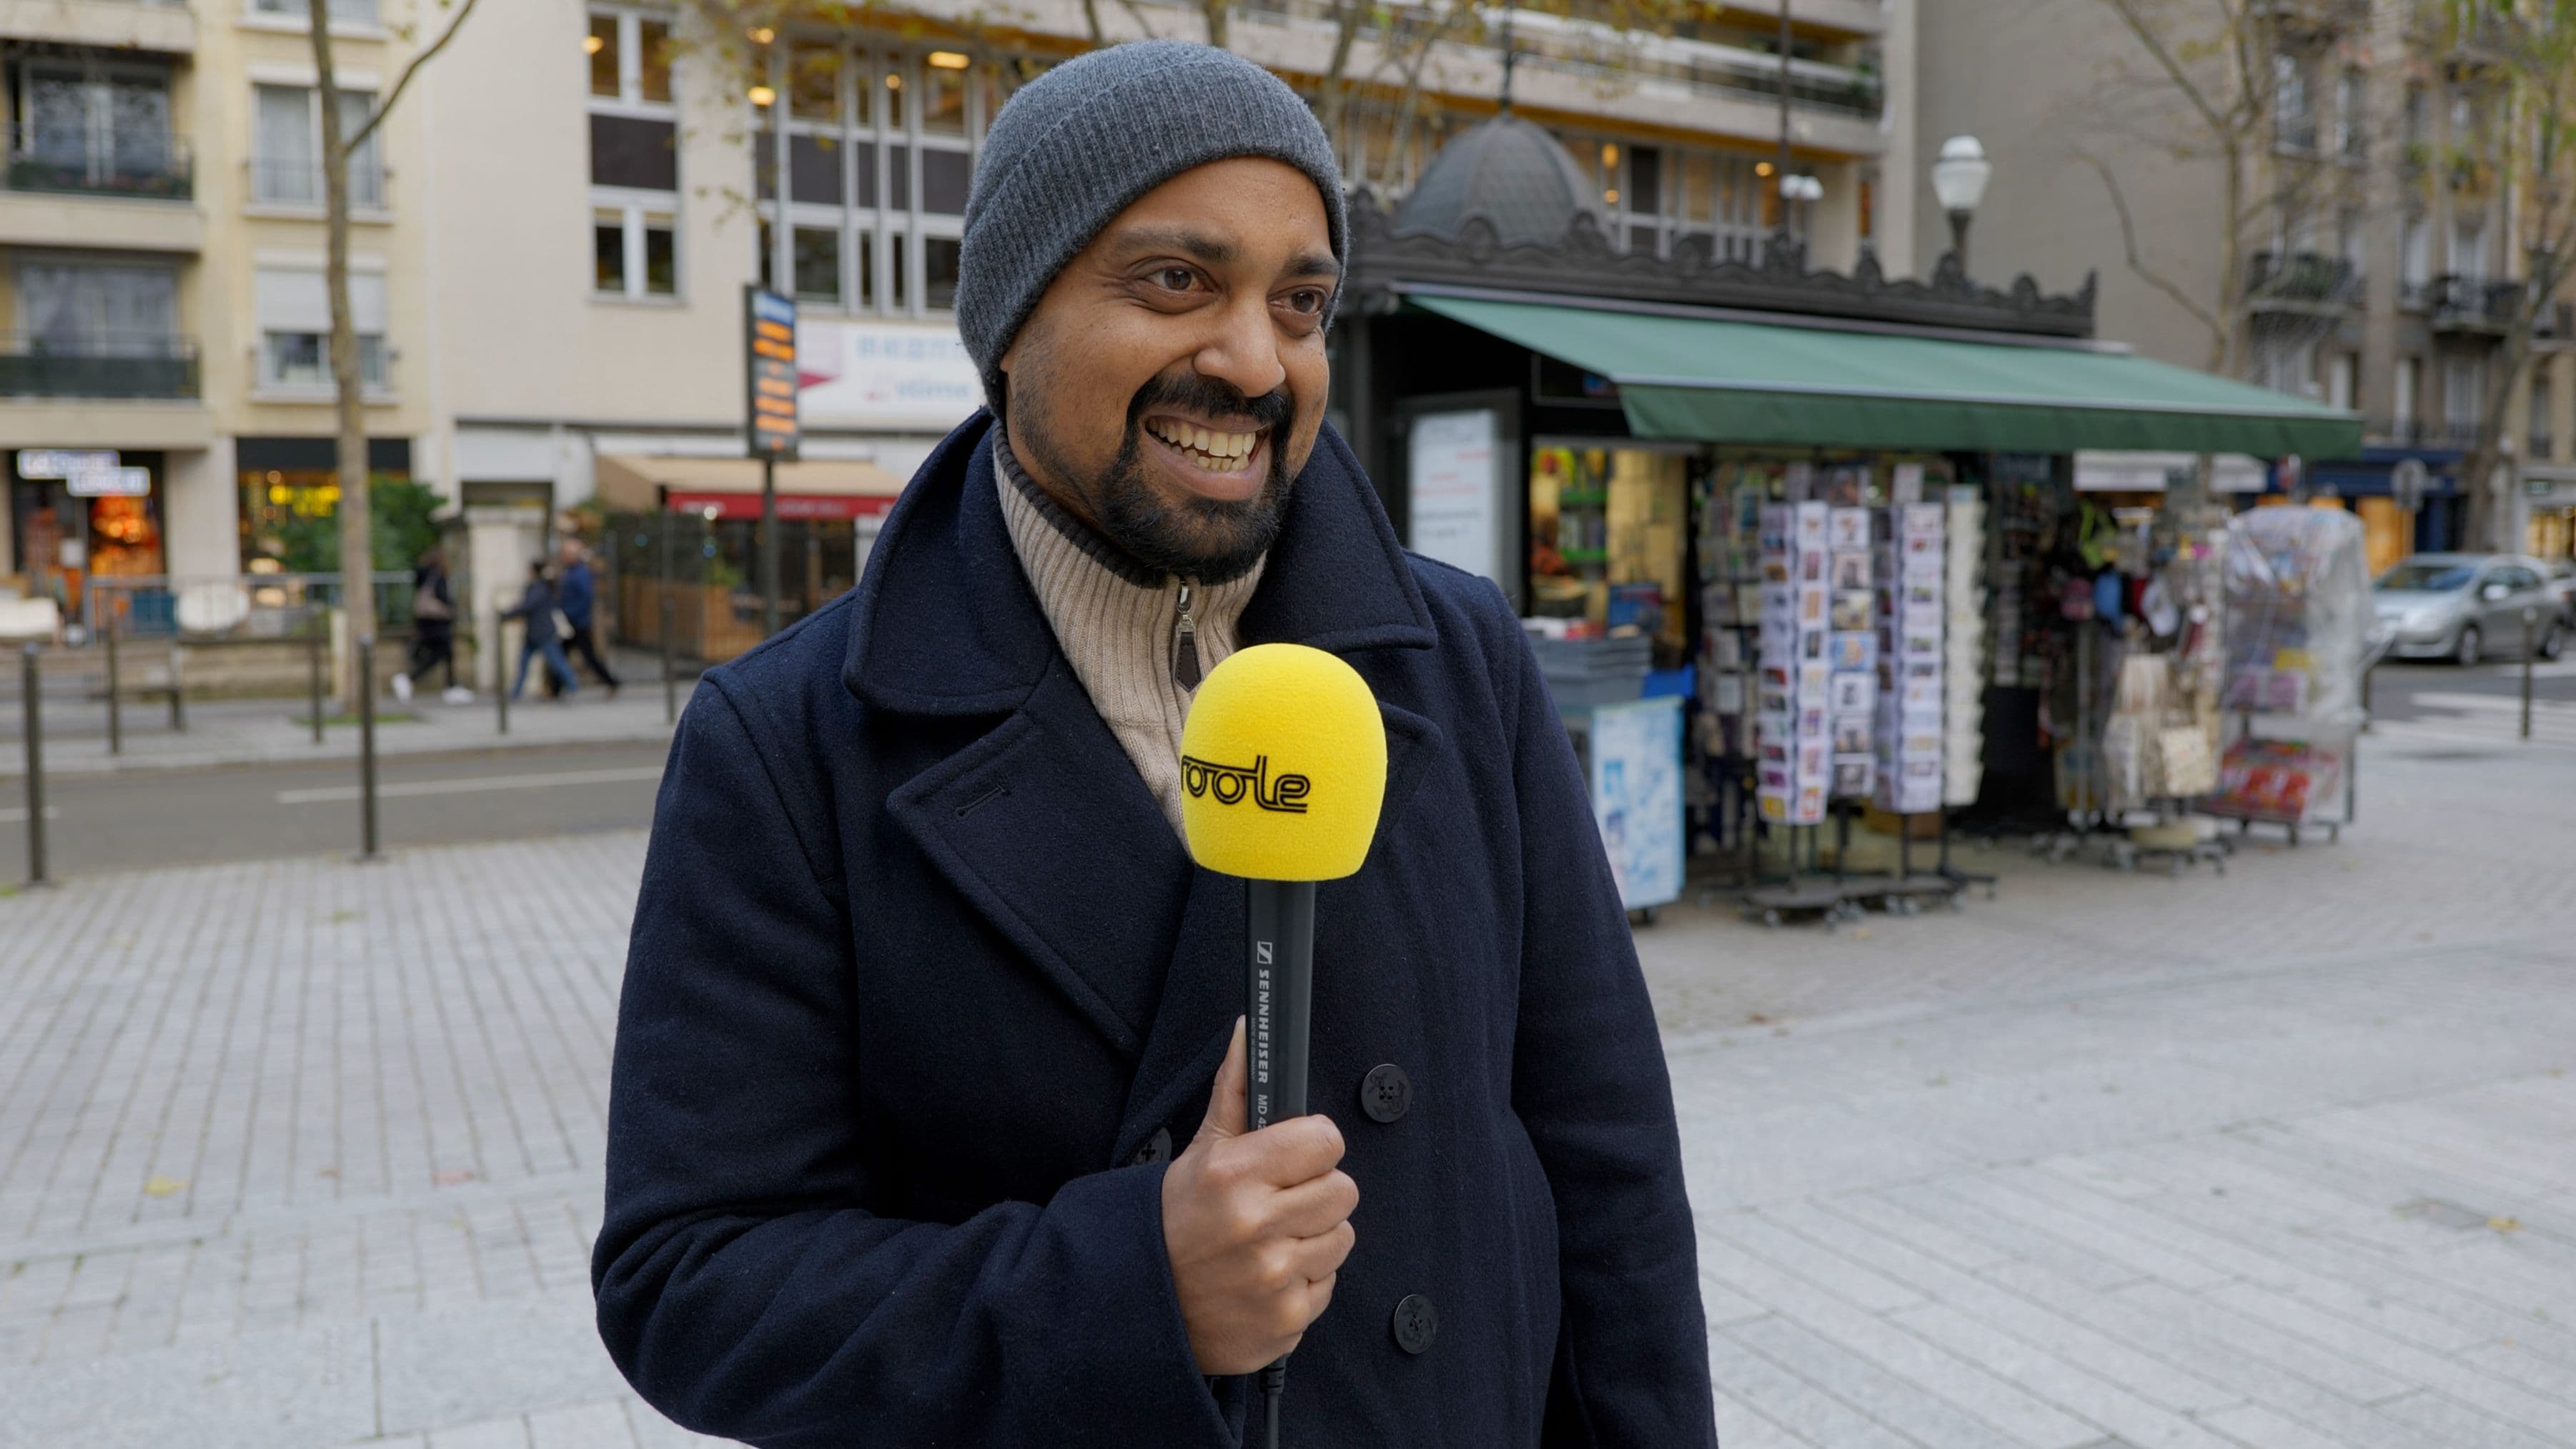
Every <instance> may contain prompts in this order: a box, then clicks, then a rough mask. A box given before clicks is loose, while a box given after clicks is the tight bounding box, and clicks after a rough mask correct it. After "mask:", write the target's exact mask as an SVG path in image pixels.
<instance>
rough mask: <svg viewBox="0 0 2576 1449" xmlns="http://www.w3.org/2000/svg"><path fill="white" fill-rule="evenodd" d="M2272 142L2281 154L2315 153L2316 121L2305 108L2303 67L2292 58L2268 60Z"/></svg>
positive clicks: (2306, 94) (2305, 76)
mask: <svg viewBox="0 0 2576 1449" xmlns="http://www.w3.org/2000/svg"><path fill="white" fill-rule="evenodd" d="M2272 125H2273V141H2274V144H2276V145H2278V146H2279V147H2280V148H2281V149H2282V150H2284V151H2314V150H2315V149H2317V118H2316V116H2315V114H2314V113H2313V112H2312V111H2311V109H2310V107H2309V104H2308V68H2307V63H2306V62H2304V61H2302V60H2300V59H2299V58H2298V57H2297V56H2295V55H2290V54H2287V53H2283V54H2280V55H2275V56H2273V57H2272Z"/></svg>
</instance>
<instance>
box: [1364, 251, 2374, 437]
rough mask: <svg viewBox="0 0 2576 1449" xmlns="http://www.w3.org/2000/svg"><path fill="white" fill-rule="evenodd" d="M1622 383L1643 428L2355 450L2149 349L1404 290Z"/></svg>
mask: <svg viewBox="0 0 2576 1449" xmlns="http://www.w3.org/2000/svg"><path fill="white" fill-rule="evenodd" d="M1406 300H1408V301H1410V302H1411V303H1413V305H1415V306H1417V307H1420V308H1422V309H1424V310H1425V311H1429V312H1435V313H1437V314H1439V315H1440V316H1443V317H1447V318H1449V319H1451V320H1453V321H1457V322H1463V323H1465V324H1467V325H1468V326H1470V327H1473V328H1475V329H1477V330H1478V331H1480V332H1486V333H1490V334H1492V335H1493V336H1496V337H1499V338H1502V339H1503V340H1505V341H1507V342H1513V343H1517V344H1519V345H1520V346H1523V347H1526V348H1528V349H1530V350H1531V351H1533V352H1542V353H1545V354H1547V355H1548V356H1550V357H1553V358H1556V359H1557V360H1559V361H1561V362H1565V363H1568V364H1571V365H1572V366H1575V367H1579V368H1581V369H1583V370H1584V371H1586V372H1589V373H1594V374H1597V375H1599V376H1602V377H1606V378H1609V379H1610V380H1611V381H1613V382H1615V383H1617V384H1618V385H1619V401H1620V405H1621V406H1622V407H1623V408H1625V409H1626V411H1627V414H1628V426H1629V428H1630V429H1631V430H1632V431H1633V432H1635V433H1636V435H1637V436H1639V437H1644V438H1690V439H1696V440H1700V441H1705V442H1722V443H1783V444H1792V445H1798V446H1807V447H1846V448H1907V449H1923V450H1926V451H1935V450H1940V451H1949V450H1956V451H1962V452H1995V453H2072V452H2074V451H2075V450H2077V449H2079V448H2106V449H2142V450H2156V451H2163V452H2177V453H2251V454H2254V455H2256V456H2257V457H2265V458H2277V457H2280V456H2282V455H2284V454H2290V453H2296V454H2299V455H2300V456H2302V457H2307V458H2337V457H2352V456H2355V455H2357V454H2359V452H2360V451H2361V418H2360V417H2359V416H2358V415H2357V414H2354V413H2349V412H2344V411H2342V410H2340V409H2336V408H2329V407H2325V406H2322V405H2320V404H2317V403H2312V402H2308V401H2306V400H2305V399H2302V398H2295V397H2290V396H2288V395H2286V394H2283V393H2277V392H2272V391H2270V390H2268V389H2265V388H2259V387H2253V386H2250V385H2248V384H2245V383H2241V382H2230V381H2228V380H2227V379H2225V378H2220V377H2212V376H2210V375H2209V374H2207V373H2204V372H2194V371H2192V370H2190V369H2189V368H2183V367H2174V366H2170V365H2168V364H2166V363H2162V362H2153V361H2149V360H2148V359H2146V358H2143V357H2131V356H2124V355H2121V354H2117V353H2108V352H2096V351H2092V350H2089V349H2086V348H2080V347H2065V346H2025V345H2017V344H2014V343H2008V342H1970V341H1963V340H1955V339H1952V338H1946V337H1918V336H1904V335H1891V334H1886V333H1878V332H1859V331H1843V330H1838V329H1829V328H1824V327H1799V326H1790V325H1785V324H1779V323H1767V322H1737V321H1729V320H1725V319H1722V318H1716V317H1694V316H1687V315H1683V316H1675V315H1667V314H1660V313H1647V312H1628V311H1610V310H1602V309H1598V308H1593V307H1584V306H1559V305H1553V304H1547V303H1538V302H1517V301H1500V300H1491V299H1486V298H1471V297H1453V296H1439V295H1428V294H1423V293H1418V292H1417V293H1412V294H1409V295H1408V297H1407V299H1406Z"/></svg>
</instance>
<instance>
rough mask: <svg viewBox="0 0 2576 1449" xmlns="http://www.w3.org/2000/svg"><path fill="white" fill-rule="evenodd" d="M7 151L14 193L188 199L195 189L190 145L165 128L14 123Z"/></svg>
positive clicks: (7, 172) (10, 124) (162, 199)
mask: <svg viewBox="0 0 2576 1449" xmlns="http://www.w3.org/2000/svg"><path fill="white" fill-rule="evenodd" d="M8 147H9V164H8V169H7V171H6V173H5V175H6V180H7V183H8V187H9V189H10V190H12V191H53V192H68V193H73V194H81V195H97V196H132V197H143V198H148V199H152V200H159V201H186V200H187V199H188V197H189V194H190V192H191V190H192V189H193V187H192V182H193V173H192V171H191V168H190V165H189V158H188V143H187V142H185V141H183V140H180V139H179V138H178V137H176V136H173V135H171V134H170V133H169V132H168V131H167V130H164V129H156V128H151V127H143V126H115V125H103V124H95V123H93V124H88V125H73V126H63V125H55V124H51V123H43V122H16V121H13V122H11V123H9V126H8Z"/></svg>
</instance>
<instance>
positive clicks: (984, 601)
mask: <svg viewBox="0 0 2576 1449" xmlns="http://www.w3.org/2000/svg"><path fill="white" fill-rule="evenodd" d="M992 447H993V438H992V434H991V418H990V417H989V416H988V415H986V414H983V413H978V414H976V415H975V416H974V417H973V418H971V419H969V420H968V421H967V422H966V423H964V424H963V425H961V426H960V427H959V428H958V429H957V431H956V432H954V433H952V434H950V435H949V437H948V438H947V439H946V440H945V441H944V442H942V443H941V445H940V447H939V448H938V450H937V451H935V452H934V453H933V454H932V455H931V457H930V459H929V460H928V461H927V462H925V463H924V464H923V465H922V468H921V471H920V472H919V473H918V474H916V475H915V477H914V478H913V481H912V483H911V485H910V486H909V487H908V488H907V489H906V490H905V492H904V496H903V498H902V500H901V501H900V502H899V503H898V504H897V505H896V507H895V510H894V512H893V513H892V514H891V515H889V517H888V518H887V521H886V525H885V528H884V531H883V533H882V535H881V536H880V538H879V541H878V544H877V547H876V550H875V553H874V554H873V555H872V557H871V559H870V566H869V568H868V572H867V576H866V577H865V578H864V579H863V580H862V581H861V583H860V586H859V595H860V597H859V598H858V600H857V601H856V603H857V613H858V617H857V619H856V621H855V622H854V626H853V629H852V632H851V642H850V649H849V654H848V657H847V659H846V661H845V663H844V665H843V669H842V678H843V682H844V683H845V684H846V685H847V686H848V687H849V688H850V690H851V691H852V692H853V693H855V694H857V695H859V696H860V697H861V698H863V699H865V700H867V701H868V702H869V703H870V704H871V705H872V706H873V707H874V708H877V709H879V710H884V711H889V712H893V713H898V714H913V715H924V716H941V715H944V716H992V717H995V718H996V720H997V723H996V724H995V726H994V728H993V729H992V730H991V731H990V732H988V733H986V734H984V735H982V736H981V737H979V738H977V739H976V740H975V741H974V743H972V744H970V745H968V746H967V747H965V748H964V749H962V750H959V751H958V752H957V753H955V754H953V755H950V756H948V757H947V758H946V759H944V760H941V761H940V762H939V763H937V764H935V765H933V766H931V767H930V768H929V769H927V770H925V771H923V772H922V773H921V774H920V775H918V776H915V777H914V778H912V779H911V780H908V781H906V782H905V783H903V784H902V785H900V786H898V787H897V788H896V789H895V790H894V791H893V792H892V793H891V794H890V795H889V797H888V800H887V806H888V809H889V810H890V812H891V813H892V814H893V816H894V818H895V819H896V820H897V821H898V822H899V823H900V824H901V826H902V828H903V829H904V830H905V832H906V833H907V834H908V835H910V837H911V838H912V839H913V840H914V841H915V842H916V843H917V844H918V845H919V846H920V847H921V849H922V850H923V851H924V853H926V854H927V855H928V856H929V857H930V859H931V860H932V861H933V862H934V863H935V864H936V865H937V867H938V869H939V871H940V872H941V874H942V875H943V876H944V877H945V878H946V879H947V880H948V881H949V882H950V884H951V885H953V886H954V887H955V888H956V889H957V891H958V892H959V894H960V895H961V896H963V897H964V898H965V899H966V900H967V901H968V902H970V903H971V904H972V905H973V907H974V908H975V909H976V910H977V912H978V913H980V914H981V915H983V916H984V918H985V919H986V920H988V921H989V922H990V923H991V924H992V925H993V927H994V929H996V930H997V931H999V932H1000V933H1001V934H1002V935H1003V936H1004V937H1005V938H1006V939H1008V940H1009V941H1010V942H1011V943H1012V945H1013V946H1014V947H1015V948H1017V949H1018V950H1019V951H1020V952H1021V953H1023V954H1025V955H1026V956H1027V957H1028V958H1029V960H1030V961H1031V962H1032V963H1033V964H1034V965H1035V967H1036V968H1037V970H1038V971H1039V972H1040V973H1041V974H1043V975H1044V976H1045V977H1046V978H1047V979H1048V981H1050V982H1051V983H1052V984H1053V985H1054V986H1055V987H1056V988H1057V989H1058V990H1059V991H1060V992H1062V994H1063V995H1064V996H1065V998H1066V999H1067V1000H1068V1001H1069V1002H1070V1003H1071V1004H1072V1005H1073V1007H1074V1008H1075V1009H1076V1010H1077V1011H1079V1012H1080V1013H1081V1014H1082V1016H1083V1018H1084V1019H1085V1020H1086V1021H1088V1022H1089V1023H1090V1024H1091V1025H1092V1026H1093V1027H1094V1028H1095V1029H1096V1030H1097V1031H1099V1033H1100V1034H1101V1036H1102V1037H1103V1038H1104V1039H1105V1040H1106V1041H1107V1042H1108V1043H1109V1044H1110V1045H1111V1046H1112V1047H1113V1048H1115V1049H1116V1050H1118V1051H1119V1052H1120V1053H1122V1054H1124V1055H1126V1056H1128V1057H1130V1058H1131V1059H1133V1060H1134V1061H1135V1062H1136V1070H1135V1075H1134V1078H1133V1081H1132V1084H1131V1088H1130V1091H1129V1096H1128V1110H1127V1113H1126V1122H1127V1126H1126V1128H1125V1129H1124V1130H1123V1131H1122V1134H1121V1136H1122V1140H1121V1141H1120V1143H1119V1144H1118V1151H1119V1153H1120V1154H1121V1158H1120V1160H1124V1154H1126V1153H1128V1152H1131V1151H1132V1150H1133V1149H1134V1148H1135V1147H1136V1146H1137V1145H1138V1144H1139V1143H1140V1142H1141V1141H1142V1140H1143V1139H1144V1138H1146V1137H1150V1136H1151V1135H1152V1132H1153V1130H1154V1128H1155V1127H1157V1126H1165V1125H1172V1124H1178V1125H1177V1126H1176V1127H1175V1135H1182V1134H1183V1132H1185V1130H1186V1128H1187V1127H1189V1126H1192V1125H1195V1121H1196V1119H1195V1117H1191V1118H1188V1119H1187V1120H1184V1119H1183V1118H1181V1117H1180V1116H1178V1115H1176V1113H1177V1112H1178V1111H1179V1109H1180V1108H1181V1107H1183V1106H1185V1105H1187V1104H1188V1103H1189V1102H1192V1101H1197V1102H1199V1103H1201V1104H1202V1105H1201V1107H1200V1108H1199V1110H1201V1111H1203V1110H1204V1106H1203V1104H1204V1100H1205V1094H1206V1091H1207V1084H1208V1080H1209V1078H1210V1077H1211V1076H1212V1075H1213V1073H1214V1071H1215V1069H1216V1066H1217V1063H1218V1061H1219V1060H1220V1058H1221V1057H1222V1055H1223V1052H1224V1049H1225V1041H1226V1037H1227V1034H1228V1033H1229V1031H1230V1030H1231V1028H1232V1026H1233V1022H1234V1018H1235V1016H1236V1015H1237V1014H1239V1013H1240V1012H1241V1011H1242V1009H1243V1002H1242V995H1243V983H1242V966H1241V961H1240V957H1241V955H1242V938H1243V885H1242V882H1240V881H1238V880H1235V879H1233V878H1231V877H1226V876H1219V875H1216V874H1213V873H1211V872H1208V871H1204V870H1200V869H1198V868H1197V867H1196V866H1194V865H1192V864H1191V863H1190V861H1189V858H1188V855H1187V853H1186V851H1185V849H1184V848H1183V846H1182V844H1181V842H1180V840H1179V839H1178V837H1177V836H1175V835H1174V834H1173V831H1172V828H1171V825H1170V823H1169V822H1168V821H1167V820H1165V819H1164V817H1163V814H1162V811H1161V809H1160V807H1159V806H1157V805H1156V804H1155V802H1154V799H1153V796H1152V793H1151V792H1150V791H1148V790H1147V789H1146V788H1145V785H1144V782H1143V781H1142V780H1141V779H1139V778H1138V777H1137V775H1136V772H1135V769H1134V767H1133V766H1132V765H1131V764H1130V763H1129V762H1128V760H1127V758H1126V755H1125V751H1124V750H1123V749H1122V748H1121V747H1120V745H1119V743H1118V740H1117V738H1116V736H1115V735H1113V734H1112V733H1111V732H1110V730H1109V727H1108V726H1107V725H1106V724H1105V723H1103V722H1102V721H1101V719H1100V715H1099V712H1098V711H1097V710H1096V709H1094V708H1093V706H1092V704H1091V700H1090V697H1089V695H1087V694H1086V693H1085V692H1084V691H1083V688H1082V685H1081V681H1080V680H1079V679H1078V678H1076V677H1075V675H1074V674H1073V671H1072V666H1071V665H1070V664H1068V663H1067V662H1066V661H1065V659H1064V656H1063V654H1062V651H1060V650H1059V649H1058V648H1057V647H1056V644H1055V635H1054V631H1053V629H1052V628H1051V627H1050V626H1049V625H1048V623H1047V621H1046V616H1045V614H1044V612H1043V611H1042V610H1041V609H1040V607H1039V605H1038V602H1037V598H1036V595H1035V594H1034V593H1033V592H1032V591H1031V590H1030V588H1029V586H1028V583H1027V579H1026V576H1025V575H1024V574H1023V573H1022V571H1021V569H1020V566H1019V560H1018V556H1017V554H1016V553H1015V552H1014V551H1013V550H1012V548H1011V544H1010V537H1009V534H1008V532H1007V530H1006V528H1005V527H1004V524H1003V520H1002V516H1001V506H1000V501H999V498H998V496H997V492H996V488H995V484H994V479H993V472H992V468H993V464H992ZM1242 628H1243V637H1244V640H1245V642H1246V643H1254V642H1268V641H1274V640H1287V641H1294V642H1300V643H1306V644H1310V645H1313V646H1315V647H1317V648H1322V649H1329V650H1331V651H1333V652H1335V653H1339V654H1343V655H1345V656H1346V657H1348V656H1353V655H1364V653H1365V651H1369V650H1375V649H1385V648H1428V647H1430V646H1431V645H1432V644H1433V643H1434V642H1435V634H1434V632H1433V629H1432V626H1431V620H1430V611H1429V609H1428V608H1427V607H1426V606H1425V605H1424V603H1423V601H1422V596H1421V593H1420V590H1419V589H1418V588H1417V587H1416V585H1415V584H1414V581H1413V577H1412V572H1411V568H1410V566H1409V565H1408V564H1407V563H1406V561H1405V559H1404V557H1403V553H1402V550H1401V549H1400V548H1399V547H1398V546H1397V544H1396V542H1395V533H1394V529H1393V527H1392V526H1391V525H1390V524H1389V523H1388V522H1387V519H1386V515H1385V513H1384V511H1383V510H1382V509H1381V508H1380V507H1379V506H1378V503H1377V497H1376V494H1375V492H1374V490H1372V489H1371V488H1370V487H1369V485H1368V482H1367V480H1366V478H1364V477H1363V476H1361V474H1360V472H1359V468H1358V464H1357V461H1356V460H1355V459H1354V458H1353V457H1352V456H1351V453H1350V450H1349V448H1348V447H1347V446H1345V445H1344V444H1343V443H1342V441H1341V439H1340V438H1339V437H1338V436H1336V435H1335V434H1334V433H1333V432H1332V431H1331V429H1329V428H1327V429H1326V430H1325V431H1324V434H1323V436H1322V437H1321V439H1319V441H1318V443H1317V446H1316V450H1315V454H1314V457H1313V459H1312V460H1311V461H1310V462H1309V464H1308V466H1307V469H1306V471H1305V473H1303V474H1301V475H1300V476H1299V478H1298V481H1297V486H1296V487H1295V488H1294V489H1293V490H1292V491H1291V494H1290V504H1289V511H1288V518H1287V520H1286V522H1285V524H1284V525H1283V527H1282V529H1281V533H1280V538H1279V541H1278V543H1277V544H1276V545H1274V547H1273V549H1272V552H1271V558H1270V563H1269V565H1268V567H1267V568H1266V569H1265V570H1264V572H1263V578H1262V585H1261V588H1260V590H1259V591H1258V592H1257V593H1256V594H1255V595H1254V597H1253V599H1252V601H1251V603H1250V604H1249V605H1248V606H1247V607H1246V609H1245V612H1244V618H1243V625H1242ZM1354 663H1357V664H1359V666H1360V668H1361V670H1362V672H1363V673H1367V672H1368V665H1367V663H1366V661H1365V659H1364V658H1355V659H1354ZM1380 710H1381V712H1382V714H1383V715H1384V717H1385V720H1386V725H1387V766H1388V769H1387V801H1386V806H1385V809H1384V811H1383V813H1382V815H1381V818H1380V824H1379V835H1380V839H1384V838H1385V834H1386V828H1387V822H1388V821H1390V820H1392V819H1393V818H1394V817H1395V816H1396V815H1397V814H1398V812H1399V811H1400V810H1401V809H1402V808H1403V805H1404V802H1405V801H1406V799H1407V798H1409V797H1410V795H1411V794H1412V791H1413V787H1414V786H1415V784H1417V783H1418V781H1419V777H1420V774H1421V770H1422V767H1423V765H1424V762H1425V760H1426V759H1427V758H1429V757H1432V756H1435V755H1436V754H1437V750H1436V748H1433V747H1434V746H1436V743H1437V741H1438V739H1439V737H1440V731H1439V728H1438V726H1436V725H1435V724H1433V723H1432V722H1431V721H1429V720H1427V719H1425V718H1423V717H1422V716H1421V715H1418V714H1415V713H1413V712H1411V711H1409V710H1406V709H1403V708H1401V707H1399V706H1396V705H1391V704H1384V703H1381V705H1380ZM1327 889H1328V891H1329V887H1328V888H1327ZM1127 1138H1134V1139H1135V1140H1133V1141H1130V1140H1125V1139H1127Z"/></svg>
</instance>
